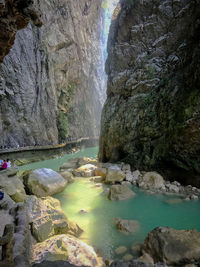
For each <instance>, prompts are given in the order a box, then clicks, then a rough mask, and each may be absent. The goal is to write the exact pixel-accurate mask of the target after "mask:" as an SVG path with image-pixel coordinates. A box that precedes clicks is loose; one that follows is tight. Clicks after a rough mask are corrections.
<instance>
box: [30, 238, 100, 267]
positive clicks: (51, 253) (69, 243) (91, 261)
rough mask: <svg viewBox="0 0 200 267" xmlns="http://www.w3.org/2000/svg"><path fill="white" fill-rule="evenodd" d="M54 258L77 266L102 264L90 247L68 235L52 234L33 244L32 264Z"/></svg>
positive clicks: (53, 259)
mask: <svg viewBox="0 0 200 267" xmlns="http://www.w3.org/2000/svg"><path fill="white" fill-rule="evenodd" d="M56 260H63V261H68V262H69V263H71V264H74V265H77V266H80V265H84V266H90V267H103V266H104V263H103V261H102V259H101V258H98V257H97V255H96V253H95V251H94V249H93V248H92V247H90V246H89V245H87V244H86V243H84V242H83V241H81V240H78V239H77V238H75V237H72V236H70V235H57V236H53V237H51V238H49V239H47V240H45V241H44V242H42V243H37V244H36V245H34V246H33V257H32V261H33V262H32V264H33V263H40V262H43V261H56Z"/></svg>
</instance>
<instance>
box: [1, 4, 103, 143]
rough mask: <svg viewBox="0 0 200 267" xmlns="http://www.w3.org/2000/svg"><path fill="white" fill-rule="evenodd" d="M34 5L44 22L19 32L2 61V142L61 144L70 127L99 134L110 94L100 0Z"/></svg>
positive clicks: (76, 133)
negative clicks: (105, 74)
mask: <svg viewBox="0 0 200 267" xmlns="http://www.w3.org/2000/svg"><path fill="white" fill-rule="evenodd" d="M35 5H36V6H37V5H38V6H37V7H38V8H40V10H41V13H42V22H43V26H42V27H41V28H37V27H35V26H34V25H33V23H30V24H29V25H28V27H27V28H26V29H24V30H21V31H19V32H18V33H17V35H16V40H15V44H14V46H13V48H12V50H11V52H10V53H9V55H7V56H6V57H5V59H4V62H3V64H1V65H0V78H1V84H0V87H1V88H0V118H1V120H0V132H1V136H0V143H3V144H11V145H15V144H22V143H26V144H34V143H42V144H45V143H48V142H55V143H56V142H57V141H58V138H59V140H61V139H64V136H65V134H66V133H67V131H68V132H69V134H70V135H72V136H91V135H93V136H94V135H98V130H99V124H100V123H99V121H100V111H101V108H102V105H103V101H104V98H105V96H104V93H103V92H104V88H103V87H104V83H103V81H104V77H103V73H102V69H103V68H102V64H103V59H102V52H101V50H100V49H99V47H100V39H101V30H102V29H101V26H102V9H101V1H98V0H89V1H88V0H81V1H78V0H69V1H66V0H60V1H54V0H48V1H47V0H45V1H40V2H38V3H35ZM58 132H59V133H58Z"/></svg>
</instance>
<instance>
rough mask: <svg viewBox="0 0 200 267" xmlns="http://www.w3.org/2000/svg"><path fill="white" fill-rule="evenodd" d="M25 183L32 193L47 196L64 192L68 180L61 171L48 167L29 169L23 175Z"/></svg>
mask: <svg viewBox="0 0 200 267" xmlns="http://www.w3.org/2000/svg"><path fill="white" fill-rule="evenodd" d="M23 179H24V184H25V186H26V189H27V191H28V192H29V193H30V194H33V195H36V196H37V197H45V196H51V195H54V194H57V193H59V192H62V191H63V190H64V189H65V187H66V185H67V180H66V179H64V178H63V177H62V176H61V175H60V174H59V173H57V172H55V171H53V170H51V169H46V168H41V169H36V170H33V171H28V172H26V173H25V174H24V176H23Z"/></svg>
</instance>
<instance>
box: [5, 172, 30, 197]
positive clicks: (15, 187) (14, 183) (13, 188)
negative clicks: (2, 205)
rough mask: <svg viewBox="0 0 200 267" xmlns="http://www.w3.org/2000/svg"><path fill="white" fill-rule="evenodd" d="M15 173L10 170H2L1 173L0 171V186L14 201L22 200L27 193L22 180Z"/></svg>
mask: <svg viewBox="0 0 200 267" xmlns="http://www.w3.org/2000/svg"><path fill="white" fill-rule="evenodd" d="M15 173H16V172H15V171H14V172H13V171H12V170H11V171H10V172H7V171H3V173H0V188H1V189H2V191H3V192H5V193H6V194H8V195H9V196H10V197H11V198H12V200H14V201H15V202H23V201H24V200H25V199H26V197H27V195H26V192H25V190H24V185H23V183H22V181H21V180H20V179H19V178H18V176H16V175H15ZM8 175H9V176H8Z"/></svg>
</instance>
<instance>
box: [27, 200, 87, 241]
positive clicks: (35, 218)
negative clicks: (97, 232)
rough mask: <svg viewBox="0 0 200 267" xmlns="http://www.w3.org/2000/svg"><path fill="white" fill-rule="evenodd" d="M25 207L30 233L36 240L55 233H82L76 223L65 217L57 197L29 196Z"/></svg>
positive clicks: (75, 234)
mask: <svg viewBox="0 0 200 267" xmlns="http://www.w3.org/2000/svg"><path fill="white" fill-rule="evenodd" d="M26 207H27V213H28V217H29V224H30V225H31V231H32V235H33V236H34V237H35V239H36V240H37V241H38V242H42V241H44V240H45V239H47V238H49V237H51V236H53V235H56V234H71V235H74V236H76V237H78V236H80V234H81V233H82V229H81V228H80V227H79V226H78V225H77V224H75V223H73V222H71V221H69V220H68V219H67V217H66V215H65V214H64V212H63V211H62V209H61V206H60V202H59V201H58V200H57V199H54V198H52V197H43V198H37V197H36V196H30V197H28V198H27V200H26Z"/></svg>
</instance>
